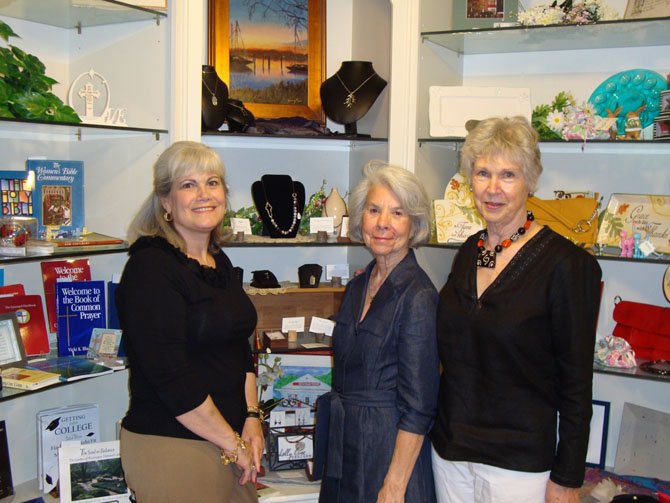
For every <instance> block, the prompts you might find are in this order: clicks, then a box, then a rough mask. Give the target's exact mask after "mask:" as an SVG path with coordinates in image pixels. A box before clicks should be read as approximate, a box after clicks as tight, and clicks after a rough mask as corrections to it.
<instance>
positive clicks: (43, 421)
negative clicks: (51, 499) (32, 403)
mask: <svg viewBox="0 0 670 503" xmlns="http://www.w3.org/2000/svg"><path fill="white" fill-rule="evenodd" d="M36 419H37V472H38V485H39V488H40V490H42V492H44V493H48V492H51V491H52V490H54V489H56V490H57V487H58V449H59V447H60V446H61V443H62V442H67V441H80V442H82V443H83V444H91V443H95V442H98V441H99V440H100V414H99V410H98V405H97V404H94V403H81V404H73V405H67V406H63V407H55V408H51V409H45V410H41V411H39V412H38V413H37V418H36Z"/></svg>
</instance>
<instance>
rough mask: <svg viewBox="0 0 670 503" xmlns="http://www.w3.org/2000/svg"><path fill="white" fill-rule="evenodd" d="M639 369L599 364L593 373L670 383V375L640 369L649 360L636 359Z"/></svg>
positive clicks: (594, 366)
mask: <svg viewBox="0 0 670 503" xmlns="http://www.w3.org/2000/svg"><path fill="white" fill-rule="evenodd" d="M636 361H637V367H633V368H630V369H624V368H619V367H605V366H603V365H599V364H597V363H594V364H593V371H594V372H596V373H598V374H608V375H614V376H619V377H631V378H633V379H645V380H647V381H660V382H667V383H670V375H659V374H654V373H652V372H647V371H645V370H642V369H640V365H641V364H642V363H644V362H646V361H648V360H643V359H640V358H637V359H636Z"/></svg>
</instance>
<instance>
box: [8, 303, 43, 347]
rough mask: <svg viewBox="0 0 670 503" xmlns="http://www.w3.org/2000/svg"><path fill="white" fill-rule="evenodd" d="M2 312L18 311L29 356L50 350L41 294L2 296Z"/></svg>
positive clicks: (17, 315) (24, 344)
mask: <svg viewBox="0 0 670 503" xmlns="http://www.w3.org/2000/svg"><path fill="white" fill-rule="evenodd" d="M0 313H2V314H5V313H16V319H17V321H18V322H19V331H20V332H21V339H22V340H23V347H24V348H25V351H26V355H27V356H34V355H44V354H47V353H48V352H49V334H48V333H47V325H46V323H45V321H44V308H43V307H42V296H41V295H15V296H13V297H0Z"/></svg>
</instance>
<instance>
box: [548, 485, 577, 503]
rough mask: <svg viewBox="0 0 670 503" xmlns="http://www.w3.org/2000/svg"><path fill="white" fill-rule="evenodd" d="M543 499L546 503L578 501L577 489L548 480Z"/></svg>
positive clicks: (571, 502)
mask: <svg viewBox="0 0 670 503" xmlns="http://www.w3.org/2000/svg"><path fill="white" fill-rule="evenodd" d="M544 500H545V502H546V503H579V489H575V488H573V487H565V486H561V485H558V484H557V483H556V482H553V481H551V480H549V481H548V482H547V491H546V493H545V497H544Z"/></svg>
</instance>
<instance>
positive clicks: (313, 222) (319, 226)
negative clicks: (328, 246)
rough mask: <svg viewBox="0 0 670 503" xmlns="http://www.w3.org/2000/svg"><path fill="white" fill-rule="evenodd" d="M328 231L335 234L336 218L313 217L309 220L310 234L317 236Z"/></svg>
mask: <svg viewBox="0 0 670 503" xmlns="http://www.w3.org/2000/svg"><path fill="white" fill-rule="evenodd" d="M319 231H326V232H328V233H330V234H332V233H333V232H335V217H312V218H310V219H309V233H310V234H316V233H317V232H319Z"/></svg>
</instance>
